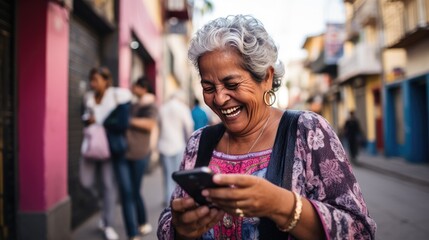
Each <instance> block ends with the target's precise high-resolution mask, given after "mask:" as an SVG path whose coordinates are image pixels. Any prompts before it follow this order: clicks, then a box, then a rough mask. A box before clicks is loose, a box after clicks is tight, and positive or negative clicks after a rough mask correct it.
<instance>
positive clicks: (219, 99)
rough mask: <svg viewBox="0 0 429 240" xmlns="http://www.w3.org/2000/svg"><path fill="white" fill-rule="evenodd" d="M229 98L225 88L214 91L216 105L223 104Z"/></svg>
mask: <svg viewBox="0 0 429 240" xmlns="http://www.w3.org/2000/svg"><path fill="white" fill-rule="evenodd" d="M229 99H230V96H229V94H228V91H227V90H226V89H225V88H221V89H218V90H217V91H216V92H215V96H214V101H215V104H216V105H218V106H222V105H224V104H225V103H226V102H227V101H228V100H229Z"/></svg>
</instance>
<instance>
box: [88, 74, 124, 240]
mask: <svg viewBox="0 0 429 240" xmlns="http://www.w3.org/2000/svg"><path fill="white" fill-rule="evenodd" d="M89 81H90V87H91V91H89V92H87V93H86V94H85V97H84V114H83V115H82V120H83V122H84V124H85V125H86V126H89V125H91V124H100V125H103V124H104V122H105V120H106V119H107V118H108V116H109V115H110V113H111V112H112V111H113V110H114V109H116V108H117V106H118V105H120V104H124V103H127V102H130V101H131V97H132V95H131V92H130V91H129V90H128V89H122V88H116V87H112V86H111V84H112V76H111V74H110V71H109V70H108V69H107V68H105V67H99V68H93V69H91V71H90V73H89ZM113 160H115V159H109V160H105V161H94V160H89V159H84V158H82V159H81V161H80V180H81V184H82V185H83V186H84V187H85V188H88V189H90V190H91V192H93V193H97V191H96V189H95V182H96V181H95V179H96V178H95V177H96V174H95V173H96V168H100V173H101V175H102V176H101V178H102V184H103V191H102V193H103V196H102V197H101V198H102V199H100V200H102V219H101V220H100V222H99V228H100V229H101V230H102V231H103V234H104V237H105V238H106V239H108V240H115V239H119V236H118V234H117V233H116V231H115V230H114V228H113V224H114V219H115V217H116V216H115V205H116V196H117V189H116V183H115V175H114V173H113V167H112V161H113ZM95 195H96V196H97V195H98V194H95Z"/></svg>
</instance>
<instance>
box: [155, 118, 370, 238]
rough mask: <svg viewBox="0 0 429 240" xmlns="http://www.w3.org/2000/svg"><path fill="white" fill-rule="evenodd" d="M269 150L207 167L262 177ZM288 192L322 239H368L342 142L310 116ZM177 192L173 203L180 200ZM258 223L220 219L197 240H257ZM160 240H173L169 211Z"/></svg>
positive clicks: (187, 161)
mask: <svg viewBox="0 0 429 240" xmlns="http://www.w3.org/2000/svg"><path fill="white" fill-rule="evenodd" d="M200 136H201V129H200V130H197V131H195V132H194V134H193V135H192V137H191V138H190V139H189V141H188V145H187V148H186V151H185V156H184V159H183V161H182V164H181V169H192V168H193V167H194V165H195V161H196V157H197V152H198V145H199V140H200ZM270 154H271V149H269V150H266V151H262V152H255V153H250V154H246V155H227V154H224V153H220V152H217V151H214V152H213V156H212V159H211V162H210V165H209V167H210V168H211V169H212V170H214V171H215V172H218V173H246V174H252V175H256V176H260V177H265V173H266V170H267V166H268V162H269V161H270ZM293 161H294V162H293V175H292V190H293V191H295V192H297V193H299V194H300V195H301V196H303V197H305V198H307V199H308V200H309V201H310V202H311V203H312V205H313V206H314V208H315V209H316V212H317V214H318V216H319V218H320V220H321V222H322V225H323V230H324V234H325V238H326V239H373V238H374V235H375V230H376V224H375V221H374V220H373V219H372V218H371V217H370V216H369V213H368V210H367V207H366V204H365V201H364V199H363V196H362V192H361V190H360V187H359V184H358V183H357V181H356V178H355V176H354V175H353V171H352V168H351V165H350V163H349V161H348V159H347V155H346V153H345V151H344V148H343V146H342V145H341V142H340V141H339V139H338V137H337V135H336V134H335V132H334V131H333V130H332V128H331V126H330V125H329V123H328V122H327V121H326V120H325V119H324V118H323V117H321V116H320V115H318V114H315V113H313V112H303V114H302V115H301V116H300V117H299V119H298V129H297V137H296V142H295V158H294V160H293ZM185 195H186V193H185V192H184V191H183V190H182V189H181V188H179V187H177V188H176V189H175V191H174V193H173V196H172V198H173V199H174V198H179V197H183V196H185ZM258 223H259V220H258V218H242V219H238V218H235V217H232V216H229V215H227V214H226V215H225V217H224V218H223V220H222V221H221V222H219V224H217V225H216V226H215V227H214V228H212V229H210V230H209V231H208V232H207V233H205V234H203V236H201V238H200V239H223V238H225V239H227V238H228V237H229V238H230V239H259V233H258V230H257V226H258ZM158 238H159V239H174V228H173V227H172V226H171V209H170V208H166V209H165V210H164V211H163V212H162V213H161V216H160V218H159V226H158ZM289 239H294V238H293V236H291V235H289Z"/></svg>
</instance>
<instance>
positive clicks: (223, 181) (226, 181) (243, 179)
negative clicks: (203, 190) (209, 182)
mask: <svg viewBox="0 0 429 240" xmlns="http://www.w3.org/2000/svg"><path fill="white" fill-rule="evenodd" d="M258 179H259V178H258V177H255V176H251V175H244V174H216V175H214V177H213V181H214V182H215V183H217V184H219V185H232V186H235V187H238V188H240V187H249V186H251V185H254V184H256V183H257V182H258Z"/></svg>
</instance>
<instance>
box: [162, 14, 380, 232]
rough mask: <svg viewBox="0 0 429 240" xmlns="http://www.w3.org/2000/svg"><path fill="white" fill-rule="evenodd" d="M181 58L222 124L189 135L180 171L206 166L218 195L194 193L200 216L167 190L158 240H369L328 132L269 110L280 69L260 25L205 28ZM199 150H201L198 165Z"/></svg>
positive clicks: (352, 181)
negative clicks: (200, 199)
mask: <svg viewBox="0 0 429 240" xmlns="http://www.w3.org/2000/svg"><path fill="white" fill-rule="evenodd" d="M189 58H190V60H191V61H192V62H193V64H194V65H195V66H196V68H197V69H198V70H199V73H200V77H201V85H202V88H203V96H204V101H205V103H206V104H207V105H208V106H209V107H210V108H211V109H212V110H213V111H214V112H215V113H216V114H217V115H218V116H219V117H220V119H221V120H222V123H221V124H220V125H218V126H215V127H206V128H203V129H200V130H197V131H195V132H194V134H193V135H192V137H191V138H190V139H189V141H188V145H187V149H186V152H185V156H184V159H183V161H182V164H181V169H191V168H194V167H195V166H203V165H208V167H209V168H211V169H212V170H213V171H214V172H215V173H217V174H216V175H215V176H214V177H213V180H214V181H215V182H216V183H217V184H220V185H225V186H228V187H224V188H217V189H205V190H203V191H202V194H203V195H204V196H205V197H206V198H207V200H209V201H210V202H212V203H213V205H214V206H215V207H210V208H209V207H207V206H199V205H197V204H196V203H195V201H194V200H193V199H192V198H190V197H189V196H188V195H187V194H186V193H185V192H184V191H183V190H182V189H181V188H180V187H177V188H176V189H175V191H174V193H173V196H172V201H171V204H170V206H169V207H168V208H166V209H165V210H164V211H163V213H162V214H161V216H160V219H159V228H158V238H159V239H287V238H288V237H289V239H324V238H326V239H373V238H374V233H375V228H376V225H375V222H374V220H373V219H371V217H370V216H369V214H368V210H367V207H366V204H365V201H364V199H363V197H362V193H361V190H360V188H359V185H358V183H357V182H356V178H355V177H354V175H353V173H352V169H351V165H350V163H349V161H348V159H347V156H346V154H345V152H344V149H343V147H342V145H341V143H340V141H339V140H338V137H337V136H336V134H335V132H334V131H333V130H332V128H331V127H330V125H329V124H328V122H327V121H326V120H325V119H324V118H322V117H321V116H319V115H317V114H315V113H312V112H307V111H301V112H296V111H289V110H288V111H281V110H279V109H276V108H273V107H271V105H272V103H273V100H274V99H273V96H274V91H275V90H277V88H278V87H279V86H280V83H281V78H282V77H283V74H284V68H283V66H282V65H281V63H279V61H278V51H277V47H276V45H275V43H274V41H273V40H272V38H271V37H270V36H269V35H268V33H267V32H266V30H265V28H264V27H263V25H262V23H261V22H260V21H258V20H257V19H255V18H253V17H251V16H243V15H237V16H229V17H226V18H218V19H216V20H213V21H211V22H210V23H208V24H207V25H205V26H204V27H203V28H202V29H200V30H199V31H198V32H197V33H196V36H195V37H194V38H193V39H192V41H191V45H190V49H189ZM291 116H292V117H291ZM211 128H212V129H213V128H215V131H210V133H209V129H211ZM204 136H206V137H204ZM213 139H215V140H213ZM201 146H204V147H201ZM200 147H201V148H207V147H208V149H211V150H210V152H209V154H208V156H209V157H208V160H206V161H207V162H206V163H204V162H203V161H204V158H205V157H202V156H199V155H202V154H203V152H204V150H201V149H200ZM202 158H203V160H202Z"/></svg>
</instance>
